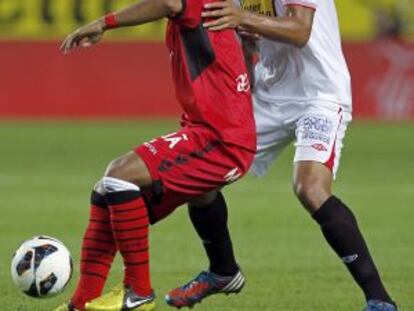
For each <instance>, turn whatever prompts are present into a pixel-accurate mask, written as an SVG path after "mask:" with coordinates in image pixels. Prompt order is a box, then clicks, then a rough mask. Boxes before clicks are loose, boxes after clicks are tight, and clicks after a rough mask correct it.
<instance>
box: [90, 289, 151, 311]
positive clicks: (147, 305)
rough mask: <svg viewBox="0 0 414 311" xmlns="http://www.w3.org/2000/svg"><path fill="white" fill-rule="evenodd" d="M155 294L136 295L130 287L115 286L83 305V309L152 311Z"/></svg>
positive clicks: (91, 310)
mask: <svg viewBox="0 0 414 311" xmlns="http://www.w3.org/2000/svg"><path fill="white" fill-rule="evenodd" d="M154 309H155V295H154V294H152V295H150V296H147V297H141V296H139V295H137V294H136V293H135V292H134V290H133V289H132V288H128V287H127V288H125V287H124V286H117V287H115V288H114V289H112V290H111V291H110V292H109V293H108V294H106V295H103V296H101V297H99V298H97V299H95V300H92V301H91V302H89V303H87V304H86V306H85V311H130V310H131V311H132V310H133V311H153V310H154Z"/></svg>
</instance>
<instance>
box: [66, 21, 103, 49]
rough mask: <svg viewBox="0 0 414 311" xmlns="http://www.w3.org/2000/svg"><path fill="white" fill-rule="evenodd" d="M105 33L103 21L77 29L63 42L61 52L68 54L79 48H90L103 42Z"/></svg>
mask: <svg viewBox="0 0 414 311" xmlns="http://www.w3.org/2000/svg"><path fill="white" fill-rule="evenodd" d="M104 32H105V25H104V22H103V21H101V20H97V21H94V22H92V23H90V24H88V25H86V26H83V27H81V28H79V29H77V30H76V31H74V32H73V33H71V34H70V35H69V36H67V37H66V39H65V40H64V41H63V43H62V45H61V47H60V50H61V51H62V52H63V53H64V54H67V53H69V52H70V51H71V50H73V49H75V48H77V47H81V48H89V47H91V46H92V45H94V44H96V43H98V42H99V41H101V40H102V38H103V35H104Z"/></svg>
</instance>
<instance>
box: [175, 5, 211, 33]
mask: <svg viewBox="0 0 414 311" xmlns="http://www.w3.org/2000/svg"><path fill="white" fill-rule="evenodd" d="M181 1H182V3H183V8H182V10H181V12H180V13H178V14H177V15H176V16H174V17H173V18H172V20H173V21H174V22H175V23H177V24H179V25H180V26H183V27H186V28H195V27H197V26H198V25H200V23H201V12H202V11H203V5H204V1H203V0H181Z"/></svg>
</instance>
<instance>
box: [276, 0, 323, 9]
mask: <svg viewBox="0 0 414 311" xmlns="http://www.w3.org/2000/svg"><path fill="white" fill-rule="evenodd" d="M318 2H319V0H282V3H283V5H300V6H304V7H308V8H312V9H315V10H316V8H317V7H318Z"/></svg>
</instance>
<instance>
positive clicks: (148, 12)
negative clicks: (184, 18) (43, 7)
mask: <svg viewBox="0 0 414 311" xmlns="http://www.w3.org/2000/svg"><path fill="white" fill-rule="evenodd" d="M181 10H182V2H181V1H180V0H142V1H140V2H138V3H136V4H133V5H131V6H129V7H127V8H125V9H122V10H120V11H118V12H117V13H114V14H113V19H114V20H115V21H116V23H114V25H111V26H110V27H109V26H108V25H107V23H106V22H105V17H102V18H100V19H97V20H95V21H93V22H91V23H89V24H87V25H85V26H83V27H81V28H79V29H77V30H76V31H74V32H73V33H71V34H70V35H69V36H68V37H67V38H66V39H65V40H64V41H63V43H62V46H61V51H62V52H64V53H68V52H70V51H71V50H73V49H75V48H77V47H81V48H88V47H91V46H92V45H94V44H96V43H98V42H99V41H101V40H102V38H103V35H104V33H105V31H107V30H108V29H113V28H120V27H129V26H137V25H141V24H145V23H148V22H152V21H155V20H158V19H161V18H163V17H167V16H173V15H175V14H177V13H179V12H180V11H181Z"/></svg>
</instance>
